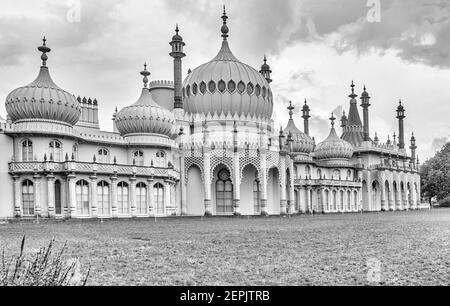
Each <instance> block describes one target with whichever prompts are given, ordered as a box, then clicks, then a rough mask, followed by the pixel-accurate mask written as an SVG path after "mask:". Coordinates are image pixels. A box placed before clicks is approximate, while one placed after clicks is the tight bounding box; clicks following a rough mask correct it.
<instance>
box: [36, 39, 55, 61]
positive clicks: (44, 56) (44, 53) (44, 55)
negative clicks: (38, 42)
mask: <svg viewBox="0 0 450 306" xmlns="http://www.w3.org/2000/svg"><path fill="white" fill-rule="evenodd" d="M46 42H47V39H46V38H45V36H44V38H43V39H42V46H40V47H38V51H40V52H42V55H41V60H42V67H46V66H47V60H48V56H47V53H49V52H50V51H52V49H50V48H49V47H47V45H46Z"/></svg>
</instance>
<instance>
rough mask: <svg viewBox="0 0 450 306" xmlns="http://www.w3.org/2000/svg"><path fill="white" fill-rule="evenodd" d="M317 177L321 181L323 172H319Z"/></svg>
mask: <svg viewBox="0 0 450 306" xmlns="http://www.w3.org/2000/svg"><path fill="white" fill-rule="evenodd" d="M317 177H318V178H319V179H322V170H320V169H318V170H317Z"/></svg>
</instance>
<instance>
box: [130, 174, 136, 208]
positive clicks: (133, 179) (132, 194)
mask: <svg viewBox="0 0 450 306" xmlns="http://www.w3.org/2000/svg"><path fill="white" fill-rule="evenodd" d="M130 206H131V216H132V217H136V214H137V206H136V177H130Z"/></svg>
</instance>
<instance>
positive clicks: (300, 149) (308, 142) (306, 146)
mask: <svg viewBox="0 0 450 306" xmlns="http://www.w3.org/2000/svg"><path fill="white" fill-rule="evenodd" d="M288 110H289V115H290V119H289V122H288V125H287V127H286V128H285V129H284V133H283V134H286V135H291V139H292V152H294V153H305V154H309V153H311V152H312V150H313V149H314V141H313V140H312V138H311V137H309V136H308V135H306V134H305V133H303V132H302V131H300V130H299V129H298V128H297V126H296V125H295V123H294V120H293V119H292V115H293V110H294V107H293V106H292V103H291V102H290V104H289V107H288Z"/></svg>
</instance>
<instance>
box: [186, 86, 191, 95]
mask: <svg viewBox="0 0 450 306" xmlns="http://www.w3.org/2000/svg"><path fill="white" fill-rule="evenodd" d="M186 95H187V96H188V97H190V96H191V86H189V85H188V86H186Z"/></svg>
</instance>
